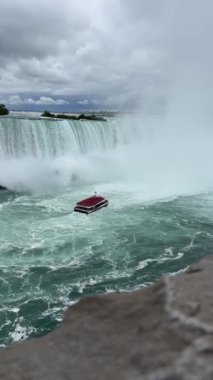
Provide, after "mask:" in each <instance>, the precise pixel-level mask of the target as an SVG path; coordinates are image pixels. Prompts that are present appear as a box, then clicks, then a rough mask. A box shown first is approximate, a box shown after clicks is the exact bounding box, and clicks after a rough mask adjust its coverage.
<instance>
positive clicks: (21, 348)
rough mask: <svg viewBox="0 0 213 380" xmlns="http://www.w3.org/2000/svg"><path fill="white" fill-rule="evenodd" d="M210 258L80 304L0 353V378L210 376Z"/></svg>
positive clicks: (161, 379) (166, 379)
mask: <svg viewBox="0 0 213 380" xmlns="http://www.w3.org/2000/svg"><path fill="white" fill-rule="evenodd" d="M212 271H213V255H212V256H208V257H206V258H204V259H203V260H201V261H200V263H199V264H197V265H194V266H193V267H191V268H190V270H188V271H186V272H185V273H180V274H178V275H176V276H170V277H165V278H162V279H161V280H160V281H159V282H157V283H156V284H155V285H153V286H151V287H147V288H144V289H143V290H141V291H137V292H133V293H121V294H116V293H114V294H109V295H104V296H94V297H87V298H83V299H82V300H81V301H80V302H78V303H76V304H75V305H74V306H72V307H71V308H70V309H69V310H68V311H67V312H66V314H65V318H64V321H63V323H62V324H61V326H60V327H59V328H57V329H56V330H55V331H54V332H52V333H51V334H49V335H47V336H45V337H42V338H37V339H33V340H31V341H27V342H22V343H18V344H15V345H13V346H10V347H7V348H4V349H3V348H2V349H0V378H1V379H4V380H9V379H10V380H24V379H25V380H26V379H28V380H30V379H33V380H35V379H39V380H50V379H51V380H65V379H73V380H94V379H97V380H108V379H110V380H127V379H128V380H139V379H140V380H141V379H144V380H192V379H193V380H196V379H200V380H201V379H202V380H203V379H205V380H210V379H212V378H213V295H212V289H213V277H212Z"/></svg>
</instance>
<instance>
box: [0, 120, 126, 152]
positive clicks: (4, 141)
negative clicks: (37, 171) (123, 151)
mask: <svg viewBox="0 0 213 380" xmlns="http://www.w3.org/2000/svg"><path fill="white" fill-rule="evenodd" d="M118 139H119V131H118V126H117V123H116V122H113V121H111V122H110V121H108V122H101V121H95V122H92V121H88V120H84V121H75V120H46V119H27V118H25V119H20V118H1V119H0V159H17V158H23V157H36V158H46V159H49V158H54V157H59V156H63V155H70V154H79V153H87V152H91V151H103V150H106V149H111V148H113V147H114V146H115V145H116V143H117V142H118Z"/></svg>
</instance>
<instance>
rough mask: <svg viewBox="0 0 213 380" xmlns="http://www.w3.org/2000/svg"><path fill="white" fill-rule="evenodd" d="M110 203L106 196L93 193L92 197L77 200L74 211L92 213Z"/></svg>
mask: <svg viewBox="0 0 213 380" xmlns="http://www.w3.org/2000/svg"><path fill="white" fill-rule="evenodd" d="M108 204H109V201H108V200H107V199H105V198H104V197H101V196H99V195H93V196H92V197H90V198H86V199H83V200H82V201H80V202H77V203H76V206H75V208H74V211H76V212H81V213H83V214H90V213H91V212H94V211H97V210H99V209H101V208H102V207H106V206H108Z"/></svg>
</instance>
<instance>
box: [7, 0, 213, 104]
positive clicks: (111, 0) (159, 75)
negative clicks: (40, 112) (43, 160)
mask: <svg viewBox="0 0 213 380" xmlns="http://www.w3.org/2000/svg"><path fill="white" fill-rule="evenodd" d="M0 6H1V13H0V35H1V39H0V88H1V93H2V94H10V95H12V96H13V95H17V94H21V93H22V92H27V91H30V92H31V93H34V94H35V95H36V94H40V95H41V94H42V93H45V94H49V95H50V96H51V95H56V96H59V97H60V98H61V97H63V95H82V99H87V97H88V96H93V95H95V96H96V98H97V97H98V96H100V97H102V98H104V99H105V100H104V101H105V103H106V104H109V105H113V104H119V103H120V104H121V105H122V104H128V102H130V103H138V105H143V104H154V105H156V104H158V103H159V102H161V100H163V99H164V98H165V97H166V96H170V94H171V91H172V89H173V90H174V89H175V88H176V86H178V85H180V84H181V82H184V83H185V81H187V78H189V81H192V82H193V83H194V82H196V81H197V80H198V81H200V82H202V81H203V78H202V75H203V77H204V80H205V81H207V82H209V81H212V76H211V70H210V68H211V66H212V63H213V62H212V61H213V54H212V51H213V50H212V49H211V45H212V43H211V35H212V29H213V26H212V23H211V14H212V11H213V3H212V2H211V1H210V0H206V1H205V2H203V1H201V0H197V1H196V2H195V1H193V0H185V1H183V0H173V1H170V0H159V1H156V0H155V1H154V0H135V1H134V2H133V1H130V0H90V1H87V0H78V2H76V1H74V0H64V1H63V2H62V3H60V2H59V1H55V0H51V1H50V0H46V1H45V2H44V1H41V0H36V1H27V0H10V1H8V2H5V1H3V0H0Z"/></svg>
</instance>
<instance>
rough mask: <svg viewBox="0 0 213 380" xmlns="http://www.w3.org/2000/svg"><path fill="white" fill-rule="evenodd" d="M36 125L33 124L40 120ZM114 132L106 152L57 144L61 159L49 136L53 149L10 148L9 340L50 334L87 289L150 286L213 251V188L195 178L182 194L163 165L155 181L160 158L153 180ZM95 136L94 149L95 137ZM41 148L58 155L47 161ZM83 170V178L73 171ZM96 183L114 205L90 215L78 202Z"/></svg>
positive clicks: (3, 334)
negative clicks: (71, 151)
mask: <svg viewBox="0 0 213 380" xmlns="http://www.w3.org/2000/svg"><path fill="white" fill-rule="evenodd" d="M7 123H8V121H7ZM12 123H13V124H14V120H13V121H12ZM24 123H25V124H26V121H24ZM27 123H29V125H30V128H31V127H32V123H33V121H32V122H31V124H30V122H29V120H28V121H27ZM16 127H17V126H16ZM81 127H82V126H81ZM2 128H8V125H7V126H6V127H5V124H4V125H3V127H2ZM33 128H34V129H35V133H37V129H36V128H37V127H36V126H35V125H34V124H33ZM39 128H41V125H40V126H39ZM43 128H45V126H43ZM54 128H55V127H54ZM97 128H98V127H97V125H95V127H94V129H93V134H94V133H95V131H96V129H97ZM101 128H105V126H101ZM113 128H114V127H113ZM99 132H100V130H98V132H97V134H96V137H97V135H98V134H99ZM17 133H18V132H17V128H16V135H17ZM43 133H44V132H43ZM60 133H62V132H60ZM66 133H68V132H67V130H66ZM89 133H91V131H89ZM109 133H110V138H109V139H108V137H107V136H108V135H107V132H106V135H105V136H103V133H102V132H101V134H99V137H97V141H96V146H98V147H99V152H98V150H96V151H95V153H94V145H92V148H91V149H89V152H90V154H89V155H88V150H87V151H86V155H85V154H84V155H83V153H82V150H83V151H84V146H83V147H81V152H80V155H79V152H77V153H78V156H75V157H74V156H73V155H72V156H69V157H67V146H66V157H65V156H64V157H61V149H62V145H60V146H59V148H58V149H59V150H60V154H57V152H58V151H57V149H55V155H54V157H52V156H51V150H50V146H49V148H48V144H49V142H48V141H47V140H46V137H45V136H44V139H43V142H42V144H43V145H45V144H46V148H45V147H44V149H43V151H42V148H41V147H42V145H40V146H38V147H37V149H38V150H37V151H36V150H35V151H34V152H35V155H34V157H33V158H32V157H28V153H27V154H26V149H24V151H23V150H22V145H20V146H18V147H17V146H16V149H17V152H18V155H15V156H14V154H12V157H9V158H8V151H9V150H7V151H6V150H4V157H3V158H2V163H3V166H4V170H2V171H1V172H0V179H1V176H2V179H1V181H2V182H4V184H5V185H7V186H9V185H10V186H12V187H13V191H3V192H1V193H0V231H1V234H0V289H1V291H0V344H1V345H8V344H11V343H12V342H14V341H17V340H21V339H26V338H28V337H35V336H40V335H44V334H46V333H48V332H49V331H51V330H52V329H54V328H55V327H56V326H57V325H58V323H59V322H60V321H61V319H62V317H63V313H64V310H65V309H66V308H67V307H68V306H69V305H70V304H72V303H74V302H76V301H77V300H79V299H80V298H81V297H82V296H84V295H88V294H94V293H95V294H98V293H107V292H114V291H129V290H133V289H138V288H142V287H143V286H146V285H149V284H151V283H153V282H154V281H156V280H157V279H158V278H159V277H160V276H162V275H165V274H170V273H176V272H178V271H180V270H183V269H185V268H186V267H187V266H188V265H190V264H191V263H193V262H195V261H197V259H198V258H200V257H202V256H204V255H205V254H208V253H210V252H211V251H212V247H213V233H212V230H213V213H212V209H213V193H212V192H211V191H208V192H207V191H206V192H201V191H200V192H199V191H198V190H197V191H194V192H192V191H191V189H189V182H188V183H187V187H185V186H183V191H182V194H181V191H179V194H175V192H174V191H173V186H172V184H171V177H170V179H169V181H168V182H166V181H165V178H166V177H165V175H163V173H162V175H161V176H159V175H158V176H156V177H157V178H158V179H157V182H155V183H154V182H153V178H154V177H153V176H151V177H149V176H148V173H150V166H149V167H148V169H149V170H148V169H147V171H145V170H144V167H145V166H143V165H144V164H143V163H142V162H141V164H140V165H141V168H142V169H143V180H144V182H143V181H142V180H141V177H140V176H139V175H138V166H137V165H136V172H135V173H136V174H137V175H136V176H135V175H133V174H134V173H133V170H130V168H129V166H128V165H127V162H129V161H131V159H130V156H128V161H127V160H125V159H124V157H125V154H123V147H122V149H121V150H120V149H119V150H118V149H117V148H116V147H117V145H116V144H117V141H119V139H120V140H122V139H121V136H119V135H116V134H117V133H118V129H117V127H116V128H115V129H114V132H113V133H112V130H111V131H109ZM114 133H115V134H114ZM134 133H135V132H134ZM10 134H12V132H11V131H10ZM32 136H33V134H32ZM89 136H90V137H91V134H90V135H89ZM100 136H101V137H100ZM112 136H114V137H116V138H115V141H114V142H113V138H112ZM34 137H35V136H34ZM90 137H88V139H89V138H90ZM54 138H55V137H54ZM54 138H53V141H54ZM102 138H103V139H104V144H101V143H100V142H101V140H100V139H102ZM70 139H71V138H70ZM76 141H77V140H76ZM76 141H75V142H76ZM31 142H32V141H31ZM102 142H103V141H102ZM6 143H7V142H6ZM86 143H87V146H88V147H89V146H90V147H91V144H92V143H91V142H89V143H88V140H87V137H85V144H86ZM12 144H13V145H14V144H15V143H14V141H12ZM20 144H21V140H20ZM57 144H58V141H57ZM63 144H64V143H63ZM113 144H114V145H113ZM50 145H51V148H54V143H52V142H51V143H50ZM76 145H77V146H78V144H77V143H76ZM103 147H105V148H103ZM4 149H5V147H4ZM45 149H46V150H45ZM48 149H49V150H48ZM104 149H105V150H106V151H107V152H105V153H103V150H104ZM2 151H3V149H2ZM13 152H14V150H13ZM37 152H48V153H45V154H47V155H48V157H46V156H45V157H44V159H43V161H41V158H40V155H39V157H38V155H37ZM92 152H93V153H94V154H93V153H92ZM128 152H129V151H128ZM132 152H135V148H134V149H133V150H132ZM2 154H3V153H2ZM75 154H76V152H75ZM132 155H133V153H132ZM55 156H56V158H55ZM112 157H113V160H112ZM137 160H138V155H137ZM29 163H30V168H31V170H29V165H28V164H29ZM122 163H123V164H122ZM122 165H123V166H122ZM5 168H6V169H7V170H6V169H5ZM68 168H69V170H68ZM53 169H54V170H55V169H57V170H58V172H56V173H55V171H53ZM142 169H141V170H142ZM48 170H49V171H48ZM11 173H12V174H13V175H11ZM48 173H49V174H48ZM73 173H75V174H76V173H77V174H78V175H79V173H80V176H79V177H77V179H76V177H74V179H73V177H72V175H73ZM103 173H104V175H103ZM53 174H56V175H55V177H54V176H53ZM68 174H69V175H68ZM35 178H36V181H37V182H39V186H38V187H37V186H35ZM40 178H41V180H40ZM159 178H163V182H161V184H162V185H161V188H159V187H160V186H159V185H160V182H159ZM12 179H13V181H12ZM68 179H69V180H68ZM136 179H137V180H136ZM153 185H155V188H153ZM192 185H193V186H194V181H192ZM20 187H21V190H22V191H20ZM16 188H17V189H18V190H17V189H16ZM34 188H35V191H33V189H34ZM186 188H187V190H188V191H187V193H186ZM94 190H96V191H97V192H98V193H99V194H103V195H104V196H105V197H106V198H107V199H109V202H110V203H109V206H108V207H107V208H104V209H102V210H100V211H98V212H96V213H93V214H90V215H89V216H86V215H83V214H78V213H74V212H73V207H74V205H75V203H76V202H77V201H79V200H80V199H83V198H84V197H87V196H90V195H91V194H92V193H93V192H94Z"/></svg>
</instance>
